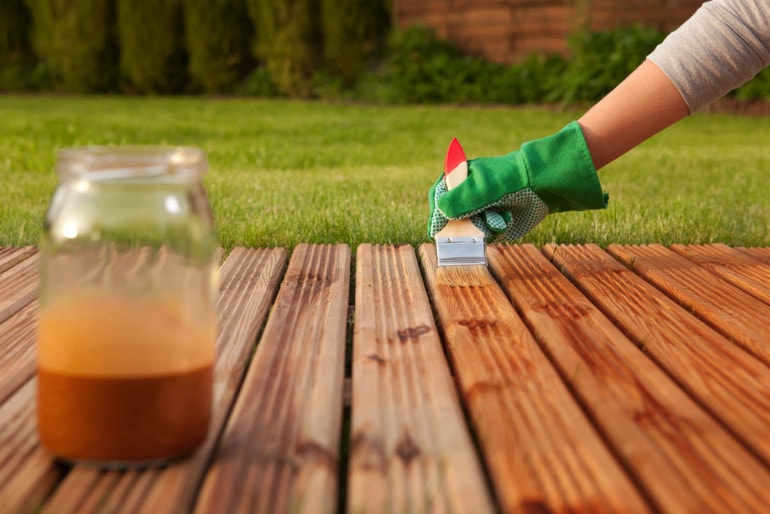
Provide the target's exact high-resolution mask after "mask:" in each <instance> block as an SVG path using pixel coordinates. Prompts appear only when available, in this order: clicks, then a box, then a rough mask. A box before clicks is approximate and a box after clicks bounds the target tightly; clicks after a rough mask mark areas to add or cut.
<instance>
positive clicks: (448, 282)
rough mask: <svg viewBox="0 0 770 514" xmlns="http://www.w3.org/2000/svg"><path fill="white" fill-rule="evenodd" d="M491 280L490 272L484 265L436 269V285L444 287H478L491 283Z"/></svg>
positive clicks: (439, 267) (440, 267)
mask: <svg viewBox="0 0 770 514" xmlns="http://www.w3.org/2000/svg"><path fill="white" fill-rule="evenodd" d="M489 280H490V278H489V270H488V269H487V267H486V266H485V265H483V264H477V265H473V266H438V267H437V268H436V283H438V284H439V285H443V286H449V287H476V286H483V285H485V284H487V283H489Z"/></svg>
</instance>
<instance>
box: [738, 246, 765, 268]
mask: <svg viewBox="0 0 770 514" xmlns="http://www.w3.org/2000/svg"><path fill="white" fill-rule="evenodd" d="M736 250H737V251H739V252H741V253H745V254H746V255H749V256H751V257H753V258H755V259H757V260H759V261H762V262H764V263H765V264H770V247H766V248H742V247H741V248H736Z"/></svg>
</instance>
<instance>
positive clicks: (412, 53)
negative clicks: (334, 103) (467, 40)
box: [364, 26, 500, 103]
mask: <svg viewBox="0 0 770 514" xmlns="http://www.w3.org/2000/svg"><path fill="white" fill-rule="evenodd" d="M499 68H500V66H499V65H496V64H493V63H489V62H486V61H484V60H482V59H478V58H474V57H470V56H465V55H463V53H462V52H460V50H458V49H457V47H455V46H454V45H452V44H450V43H447V42H444V41H440V40H438V39H436V38H435V37H433V35H432V34H431V33H430V31H428V30H427V29H425V28H423V27H419V26H415V27H410V28H408V29H405V30H402V31H395V32H393V33H392V34H391V37H390V38H389V40H388V46H387V56H386V58H385V61H384V63H383V66H382V69H380V70H378V71H377V72H376V75H375V76H374V77H371V76H370V77H365V78H364V80H365V81H366V82H367V83H368V84H372V83H376V82H379V83H380V84H379V86H378V87H377V88H376V89H375V90H373V91H372V92H371V94H372V95H376V96H373V97H371V98H370V99H373V100H377V101H382V102H386V103H441V102H478V101H483V99H484V96H485V94H484V89H485V87H487V86H488V85H489V80H490V79H491V77H493V76H494V73H495V72H496V71H497V70H499ZM364 94H366V93H365V92H364Z"/></svg>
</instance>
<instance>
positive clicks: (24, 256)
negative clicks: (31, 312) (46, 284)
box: [0, 249, 40, 323]
mask: <svg viewBox="0 0 770 514" xmlns="http://www.w3.org/2000/svg"><path fill="white" fill-rule="evenodd" d="M5 262H6V264H7V265H8V266H7V267H6V269H5V270H2V269H0V323H2V322H3V321H5V320H7V319H8V318H10V317H11V316H13V315H14V314H15V313H16V312H18V311H19V310H21V309H22V308H24V307H25V306H26V305H28V304H29V303H30V302H32V301H33V300H34V299H35V298H37V290H38V280H39V278H38V266H39V263H40V256H39V254H37V253H36V252H29V251H26V249H20V250H19V251H17V252H8V253H7V255H6V260H5ZM11 263H12V264H11Z"/></svg>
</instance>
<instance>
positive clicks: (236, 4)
mask: <svg viewBox="0 0 770 514" xmlns="http://www.w3.org/2000/svg"><path fill="white" fill-rule="evenodd" d="M184 6H185V17H184V19H185V25H186V28H185V33H186V40H185V41H186V46H187V52H188V55H189V67H190V70H189V71H190V78H191V79H192V81H193V84H194V86H195V87H196V88H200V89H202V90H203V91H205V92H207V93H221V92H230V91H231V90H232V89H233V87H234V86H235V84H237V83H238V82H239V81H240V80H241V79H243V78H244V77H245V76H246V75H247V73H248V71H249V69H250V68H252V67H253V65H254V60H253V59H252V56H251V40H252V37H253V32H254V29H253V27H252V24H251V21H250V20H249V17H248V11H247V8H246V2H245V0H184Z"/></svg>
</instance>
